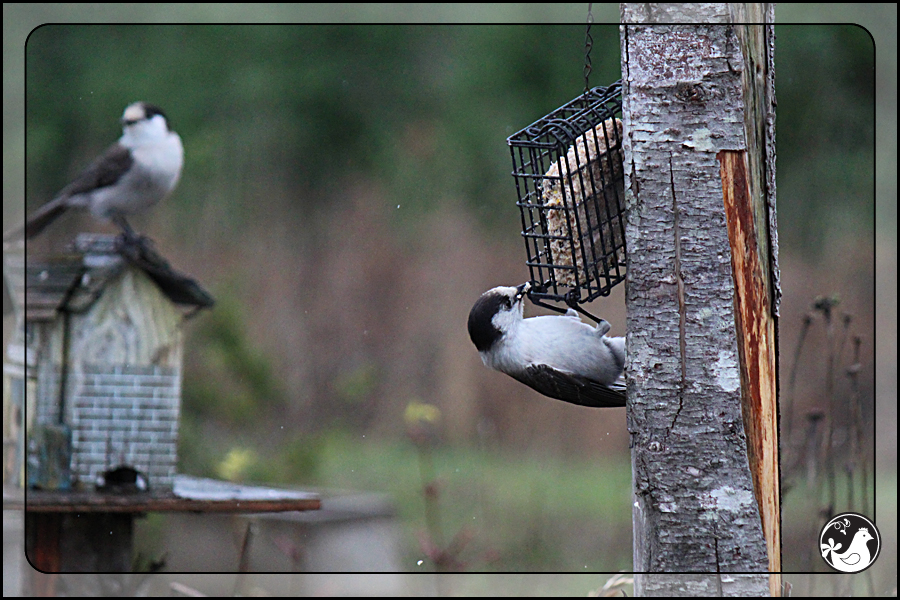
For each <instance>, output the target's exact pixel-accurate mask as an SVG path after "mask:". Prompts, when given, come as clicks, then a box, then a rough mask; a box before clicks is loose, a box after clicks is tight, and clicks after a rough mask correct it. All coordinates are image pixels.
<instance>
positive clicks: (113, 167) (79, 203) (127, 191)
mask: <svg viewBox="0 0 900 600" xmlns="http://www.w3.org/2000/svg"><path fill="white" fill-rule="evenodd" d="M183 162H184V149H183V148H182V146H181V138H180V137H178V134H177V133H175V132H174V131H172V130H170V129H169V125H168V123H167V121H166V116H165V115H164V114H163V112H162V111H161V110H160V109H159V108H158V107H156V106H153V105H152V104H148V103H146V102H135V103H133V104H130V105H129V106H128V107H127V108H126V109H125V112H124V113H123V115H122V137H120V138H119V141H118V142H116V143H115V144H113V145H112V146H110V147H109V148H107V149H106V151H105V152H104V153H103V154H102V155H100V156H99V157H98V158H97V159H96V160H95V161H94V162H93V163H91V165H90V166H88V167H87V168H86V169H85V170H84V171H82V173H81V174H80V175H79V176H78V177H77V178H76V179H75V181H73V182H72V183H70V184H69V185H67V186H66V187H65V188H63V189H62V191H61V192H59V194H58V195H57V196H56V198H54V199H53V200H51V201H50V202H48V203H46V204H45V205H43V206H42V207H41V208H39V209H38V210H36V211H35V212H34V214H33V215H31V217H29V218H28V220H27V221H26V222H25V224H24V226H20V227H18V228H16V229H14V230H12V231H10V232H8V233H7V234H5V235H4V236H3V238H4V239H10V238H12V237H15V236H17V235H19V234H20V232H21V231H22V230H23V229H24V232H25V237H26V238H31V237H34V236H36V235H37V234H38V233H40V232H41V231H43V230H44V228H45V227H47V225H49V224H50V223H51V222H52V221H53V220H54V219H56V218H57V217H58V216H59V215H61V214H62V213H63V212H65V211H66V209H69V208H72V207H81V208H86V209H88V210H89V211H90V212H91V214H92V215H93V216H94V217H96V218H98V219H101V220H104V221H111V222H113V223H115V224H116V225H118V226H119V227H120V228H121V229H122V230H123V231H124V232H125V234H126V235H130V236H132V237H133V236H134V232H133V231H132V230H131V227H130V226H129V225H128V222H127V221H126V220H125V217H126V215H131V214H134V213H137V212H141V211H144V210H146V209H148V208H150V207H151V206H153V205H154V204H156V203H157V202H159V201H160V200H162V199H163V198H165V197H166V196H168V195H169V194H170V193H171V192H172V190H173V189H175V185H176V184H177V183H178V179H179V177H181V166H182V164H183Z"/></svg>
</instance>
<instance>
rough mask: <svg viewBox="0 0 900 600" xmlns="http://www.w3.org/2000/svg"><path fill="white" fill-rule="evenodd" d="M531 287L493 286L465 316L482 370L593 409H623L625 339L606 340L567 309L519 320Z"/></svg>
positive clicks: (604, 328) (601, 328) (600, 329)
mask: <svg viewBox="0 0 900 600" xmlns="http://www.w3.org/2000/svg"><path fill="white" fill-rule="evenodd" d="M529 289H531V284H530V283H525V284H522V285H520V286H518V287H503V286H501V287H495V288H493V289H491V290H488V291H487V292H485V293H484V294H482V295H481V297H480V298H478V300H477V301H476V302H475V305H474V306H473V307H472V310H471V312H470V313H469V337H471V338H472V342H473V343H474V344H475V347H476V348H477V349H478V353H479V354H480V355H481V360H482V361H483V362H484V364H485V366H487V367H490V368H491V369H494V370H497V371H501V372H503V373H506V374H507V375H509V376H511V377H513V378H515V379H517V380H519V381H520V382H522V383H524V384H525V385H527V386H529V387H531V388H533V389H535V390H537V391H538V392H540V393H542V394H544V395H545V396H549V397H551V398H556V399H557V400H563V401H565V402H571V403H572V404H578V405H581V406H591V407H614V406H625V381H624V376H623V372H624V369H625V338H624V337H607V336H606V333H607V332H608V331H609V330H610V325H609V323H607V322H606V321H601V322H600V323H598V324H597V325H596V326H595V327H592V326H591V325H588V324H586V323H584V322H582V320H581V319H580V318H579V317H578V313H576V312H575V311H574V310H572V309H569V311H568V312H567V313H566V314H565V315H560V316H540V317H530V318H528V319H525V318H523V314H522V313H523V310H524V306H523V300H524V298H525V296H526V294H527V293H528V290H529Z"/></svg>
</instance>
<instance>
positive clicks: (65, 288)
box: [4, 234, 213, 490]
mask: <svg viewBox="0 0 900 600" xmlns="http://www.w3.org/2000/svg"><path fill="white" fill-rule="evenodd" d="M4 254H5V256H4V258H5V269H4V276H5V278H6V284H7V287H8V290H9V292H10V295H11V297H12V300H13V302H12V304H13V308H14V311H15V317H16V328H15V332H14V334H13V336H12V340H11V341H10V342H9V345H8V348H7V356H6V361H5V362H6V364H5V365H4V366H5V368H4V375H5V377H6V378H7V379H8V383H9V385H8V386H7V389H8V390H10V395H11V398H10V402H11V405H12V406H13V407H19V408H18V409H19V410H22V409H25V414H26V415H27V418H28V422H27V423H26V424H25V425H24V427H25V429H26V430H27V432H28V435H27V436H19V437H20V438H24V439H27V440H28V441H27V447H26V446H25V444H24V443H20V444H19V446H18V448H17V450H16V454H17V460H16V463H17V464H18V468H17V469H16V471H17V472H16V473H13V477H12V478H13V479H14V480H15V481H16V482H17V483H19V484H20V485H21V484H27V485H28V487H31V488H39V489H56V490H68V489H86V488H91V489H93V488H94V487H97V488H98V489H101V490H102V488H103V487H104V486H105V485H107V483H110V484H112V481H113V480H117V481H116V482H115V483H116V485H121V484H122V481H118V480H120V479H122V478H123V474H125V475H124V479H125V480H127V481H126V482H125V483H126V484H129V483H130V484H131V485H133V486H135V487H136V488H137V489H138V490H142V489H147V488H148V487H149V488H150V489H154V490H166V489H169V490H170V489H172V486H173V482H174V478H175V467H176V462H177V453H176V447H177V441H178V418H179V411H180V406H181V372H182V356H183V339H184V333H183V329H182V325H183V323H184V320H185V318H186V317H188V316H190V315H191V314H193V313H194V312H196V311H197V310H198V309H200V308H203V307H208V306H211V305H212V302H213V300H212V297H211V296H210V295H209V294H208V293H206V292H205V291H204V290H203V289H202V288H201V287H200V286H199V285H198V284H197V283H196V282H194V281H193V280H191V279H189V278H187V277H185V276H183V275H180V274H179V273H177V272H175V271H174V270H172V269H171V267H169V265H168V263H167V262H166V261H165V260H164V259H163V258H162V257H161V256H159V254H157V253H156V252H155V251H154V250H153V249H152V247H151V246H150V244H149V242H147V241H132V242H128V241H124V240H123V238H121V237H119V238H116V237H114V236H108V235H88V234H81V235H79V236H78V237H77V238H76V240H75V242H74V244H73V245H72V247H71V248H70V249H69V251H68V252H66V253H64V254H60V255H47V256H34V255H32V253H29V254H28V256H27V258H26V257H25V255H24V253H23V252H22V249H21V246H19V248H12V247H9V248H5V253H4ZM26 403H27V406H26ZM9 462H11V461H9V460H7V463H9ZM23 463H27V469H24V468H23V467H24V464H23ZM25 473H27V476H26V475H25ZM107 479H109V482H108V481H107Z"/></svg>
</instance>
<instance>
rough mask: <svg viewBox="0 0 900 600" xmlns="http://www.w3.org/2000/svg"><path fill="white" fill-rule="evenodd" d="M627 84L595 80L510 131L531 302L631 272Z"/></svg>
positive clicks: (590, 291) (597, 286) (577, 294)
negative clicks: (626, 167)
mask: <svg viewBox="0 0 900 600" xmlns="http://www.w3.org/2000/svg"><path fill="white" fill-rule="evenodd" d="M621 111H622V85H621V82H620V81H619V82H616V83H614V84H612V85H610V86H609V87H595V88H593V89H591V90H588V91H586V92H585V93H584V94H582V95H581V96H578V97H577V98H575V99H574V100H572V101H571V102H569V103H568V104H565V105H564V106H561V107H560V108H558V109H556V110H554V111H553V112H551V113H550V114H548V115H546V116H544V117H543V118H541V119H539V120H538V121H536V122H535V123H533V124H531V125H529V126H528V127H526V128H524V129H522V130H521V131H519V132H518V133H516V134H514V135H512V136H510V137H509V138H508V139H507V142H508V144H509V148H510V152H511V153H512V160H513V171H512V174H513V177H514V178H515V181H516V192H517V193H518V201H517V203H516V204H517V205H518V206H519V210H520V212H521V216H522V237H523V238H524V240H525V250H526V256H527V259H526V264H527V265H528V268H529V271H530V276H531V279H530V281H529V283H530V284H531V286H530V289H529V291H528V296H529V298H530V299H531V301H532V302H534V303H536V304H539V305H541V306H546V307H548V308H551V309H553V310H558V311H561V312H564V311H563V310H562V309H559V308H558V307H556V306H553V305H548V304H545V303H544V302H545V301H554V302H563V303H565V304H566V305H567V306H569V307H570V308H573V309H575V310H577V311H578V312H580V313H582V314H585V315H587V316H589V317H591V318H592V319H593V320H594V321H598V319H597V318H595V317H593V315H591V314H590V313H588V312H587V311H585V310H584V309H582V308H581V307H580V306H579V305H580V304H583V303H585V302H590V301H591V300H594V299H595V298H597V297H599V296H607V295H609V292H610V291H611V290H612V288H613V287H614V286H615V285H616V284H617V283H619V282H620V281H623V280H624V279H625V266H626V251H625V220H624V212H625V187H624V166H623V151H622V121H621V120H620V119H619V118H618V116H617V115H620V114H621Z"/></svg>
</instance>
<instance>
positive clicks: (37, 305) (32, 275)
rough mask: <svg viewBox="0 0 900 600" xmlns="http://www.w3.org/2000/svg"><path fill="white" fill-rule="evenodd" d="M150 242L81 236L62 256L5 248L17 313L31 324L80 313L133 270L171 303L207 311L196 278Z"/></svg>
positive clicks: (208, 298)
mask: <svg viewBox="0 0 900 600" xmlns="http://www.w3.org/2000/svg"><path fill="white" fill-rule="evenodd" d="M150 244H151V243H150V242H149V241H143V242H127V241H123V240H122V238H117V237H115V236H110V235H101V234H84V233H83V234H79V235H78V236H77V237H76V238H75V241H74V242H73V243H72V245H71V246H70V248H68V249H67V251H66V252H65V253H63V254H56V255H33V254H32V253H28V254H27V259H26V260H23V253H21V252H16V251H15V250H14V249H11V248H9V247H7V248H4V251H5V252H4V255H5V256H4V259H5V265H4V267H5V268H4V276H5V279H6V285H7V286H9V291H10V296H11V297H12V300H13V304H14V306H15V307H16V309H17V310H19V309H23V308H24V310H25V318H26V320H28V321H49V320H52V319H54V318H55V316H56V313H57V312H58V311H59V310H60V309H62V308H67V309H70V310H75V311H77V310H82V309H84V308H87V307H88V306H89V305H90V304H91V303H93V301H94V300H96V299H97V298H98V297H99V296H100V294H101V293H102V292H103V290H104V289H105V288H106V286H107V285H108V284H109V283H110V282H111V281H113V280H114V279H115V278H116V277H117V276H118V275H119V273H121V271H122V270H123V269H125V268H126V267H127V266H129V265H131V266H134V267H137V268H139V269H140V270H142V271H144V273H146V274H147V275H148V276H149V277H150V279H152V280H153V281H154V282H155V283H156V285H157V286H158V287H159V289H160V291H162V292H163V294H165V296H166V297H167V298H169V300H171V301H172V302H173V303H175V304H180V305H183V306H186V307H188V308H191V307H193V308H195V309H199V308H206V307H209V306H212V305H213V303H214V300H213V297H212V296H211V295H210V294H209V292H207V291H206V290H204V289H203V287H202V286H201V285H200V284H199V283H198V282H197V281H195V280H194V279H191V278H190V277H187V276H186V275H184V274H182V273H179V272H178V271H176V270H175V269H173V268H172V267H171V266H170V265H169V263H168V261H166V260H165V259H164V258H163V257H162V255H160V254H159V253H158V252H156V250H154V249H153V248H152V246H151V245H150Z"/></svg>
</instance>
